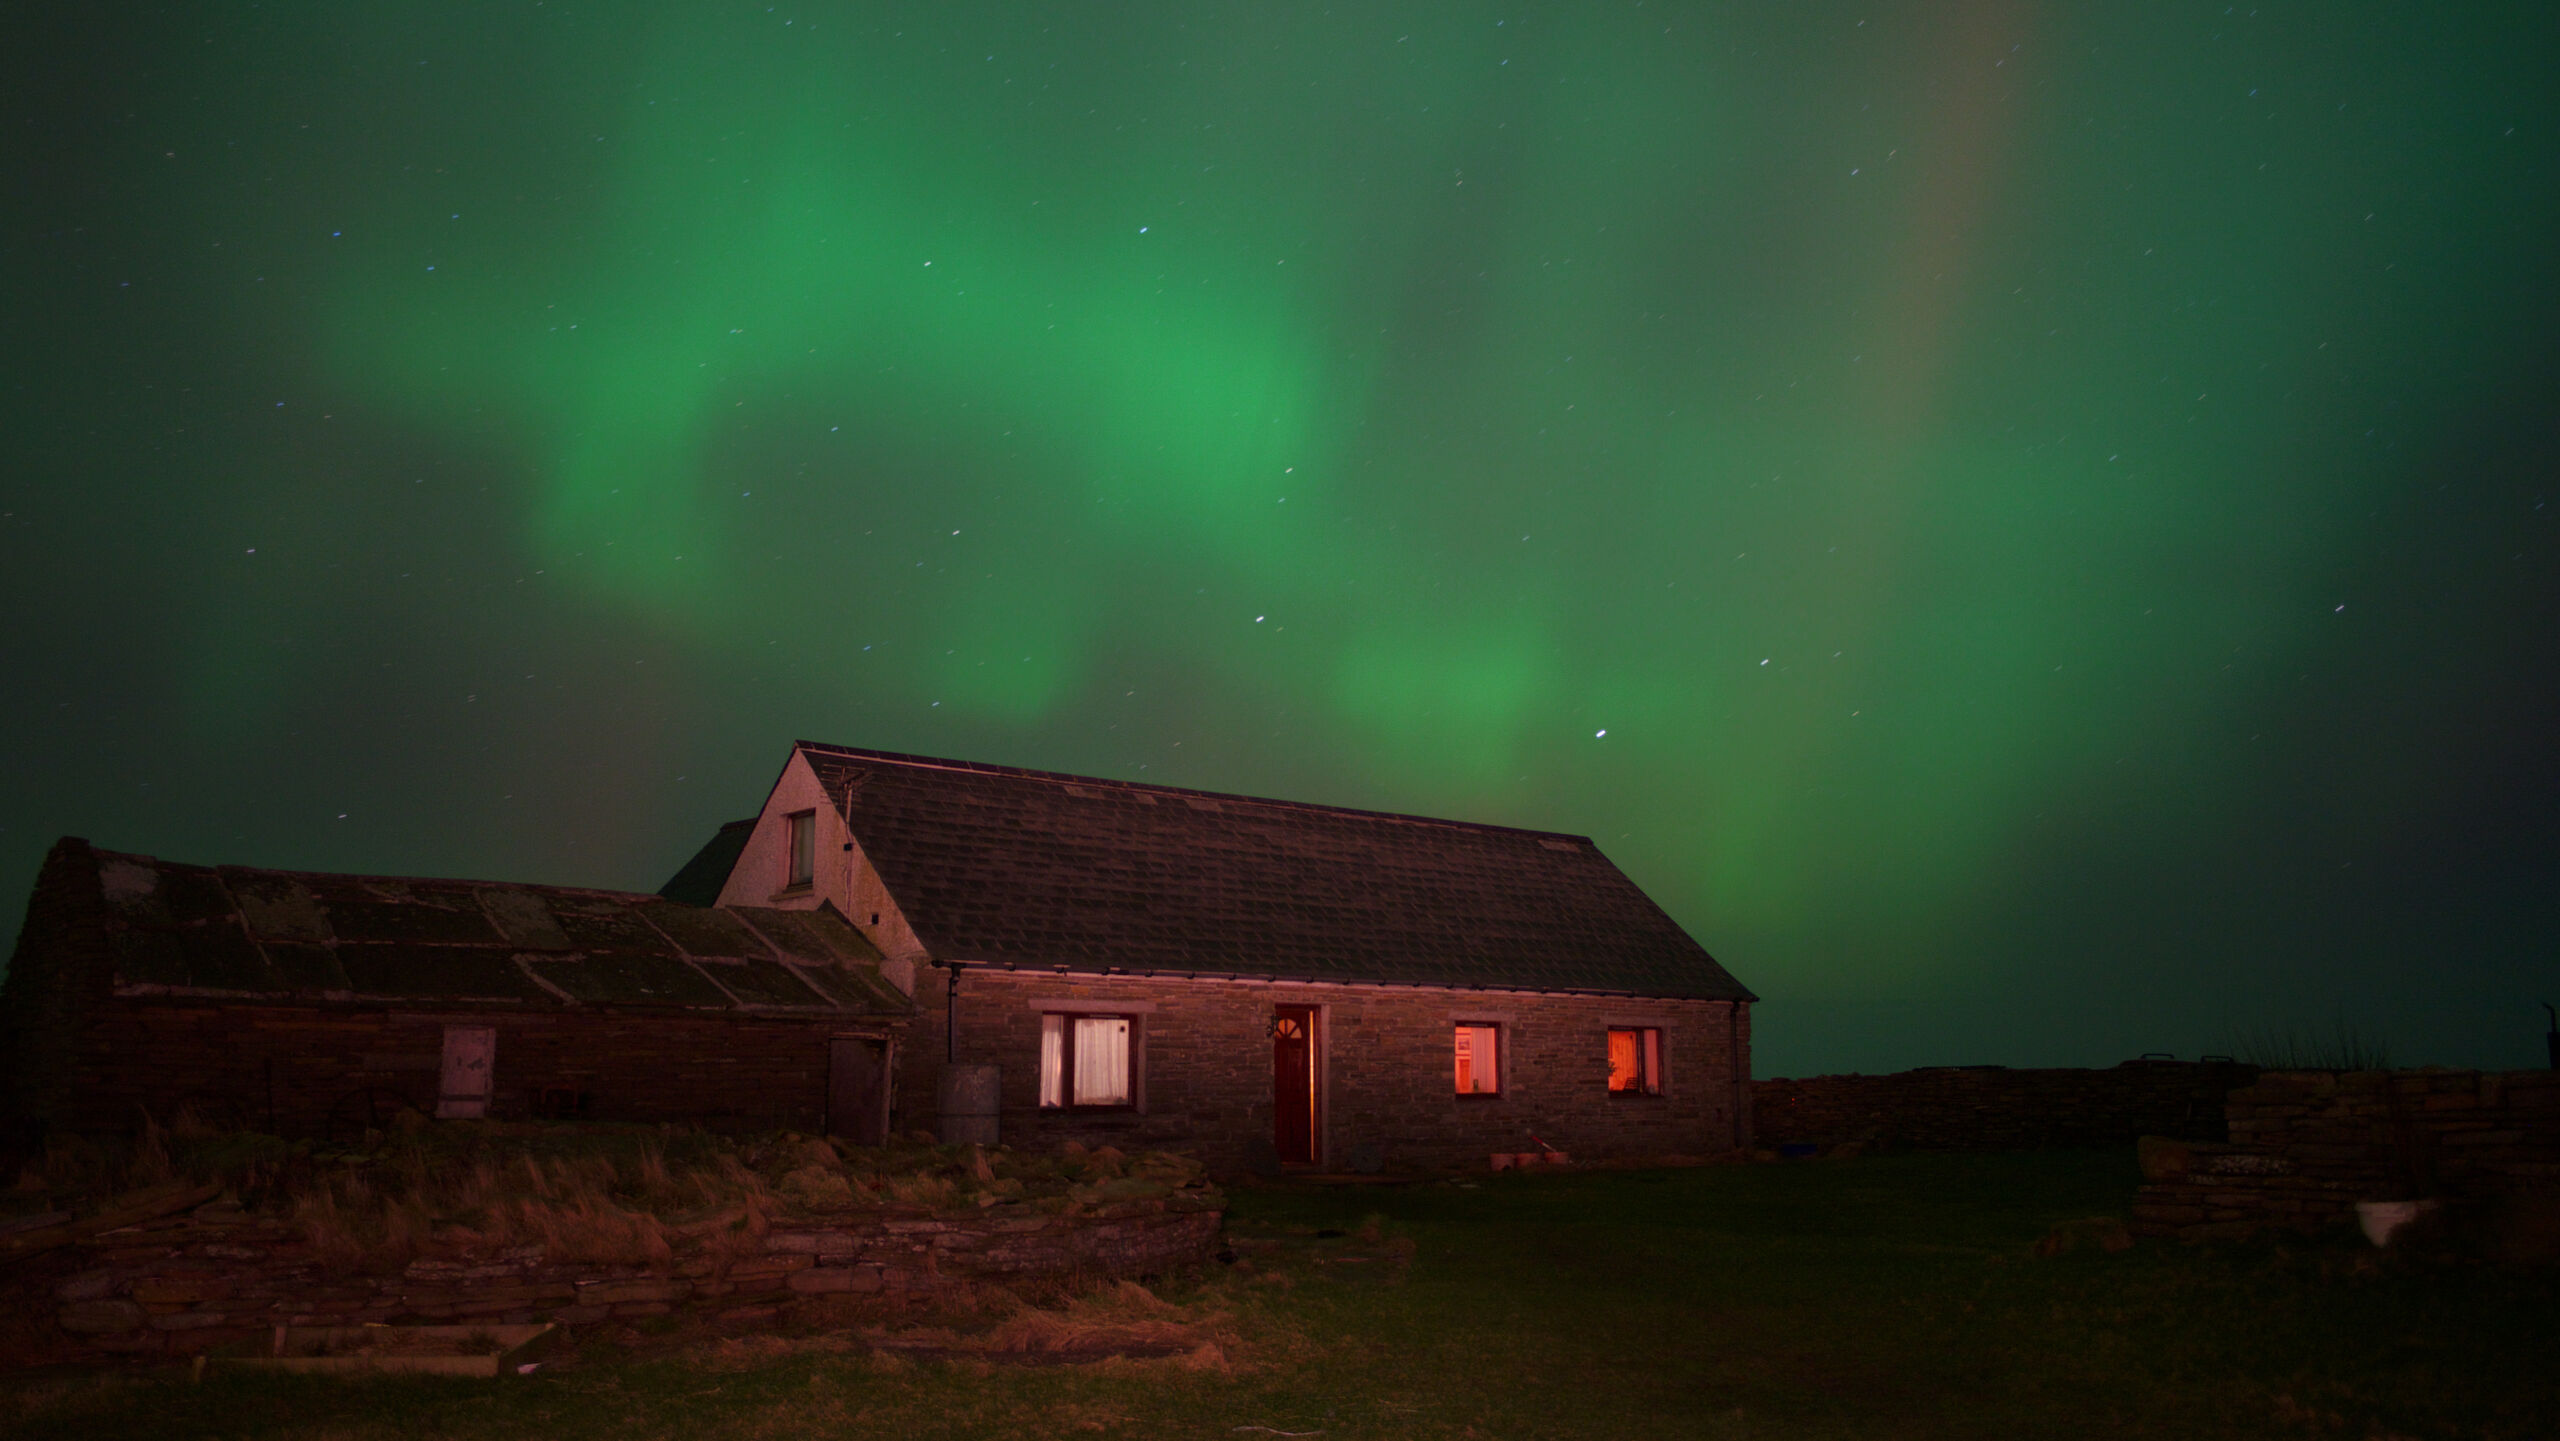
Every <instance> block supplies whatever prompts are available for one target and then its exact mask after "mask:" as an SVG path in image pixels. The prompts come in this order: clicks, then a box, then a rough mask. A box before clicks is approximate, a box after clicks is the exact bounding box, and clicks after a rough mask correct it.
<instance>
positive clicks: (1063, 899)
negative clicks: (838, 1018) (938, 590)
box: [799, 741, 1756, 1000]
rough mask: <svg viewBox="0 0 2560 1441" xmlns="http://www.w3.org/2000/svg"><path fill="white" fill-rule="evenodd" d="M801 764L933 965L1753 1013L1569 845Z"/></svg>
mask: <svg viewBox="0 0 2560 1441" xmlns="http://www.w3.org/2000/svg"><path fill="white" fill-rule="evenodd" d="M799 750H800V752H801V753H802V754H803V755H805V756H807V758H808V760H809V763H810V765H811V766H812V767H813V768H814V769H815V770H816V772H817V775H818V778H819V780H820V781H821V783H823V784H824V786H825V787H826V790H827V793H828V795H830V796H831V797H833V798H834V800H835V804H836V806H837V809H838V810H840V811H841V812H842V813H843V815H844V818H845V821H846V823H847V825H848V826H849V827H850V828H851V830H852V832H853V835H854V837H855V838H856V839H857V840H858V841H859V842H860V843H861V846H862V850H863V854H864V855H865V856H866V857H867V858H868V859H869V860H870V862H871V864H872V866H873V867H874V868H875V869H876V870H877V871H878V872H879V873H880V878H881V880H882V881H883V882H884V883H885V884H886V885H887V887H888V890H889V894H890V895H892V896H894V897H895V898H896V899H897V903H898V906H899V908H900V910H901V911H902V912H903V913H904V914H905V916H906V919H907V922H908V924H909V925H910V926H911V927H913V929H914V930H915V933H916V936H917V938H918V939H919V940H920V941H922V942H923V943H924V945H925V947H926V949H927V950H929V951H930V952H931V953H932V954H933V955H934V956H935V957H937V958H940V959H944V960H959V961H968V962H977V963H986V964H997V965H1009V966H1016V967H1025V968H1043V969H1046V968H1055V967H1065V968H1067V969H1069V970H1074V971H1088V972H1089V971H1109V970H1114V969H1117V970H1123V971H1130V972H1139V973H1146V972H1159V973H1166V974H1175V975H1209V976H1253V977H1265V978H1271V979H1294V980H1320V981H1350V982H1384V983H1391V984H1407V985H1426V986H1447V987H1502V988H1512V989H1527V990H1552V991H1579V992H1595V993H1604V994H1620V995H1642V996H1664V997H1699V998H1707V999H1714V1000H1752V999H1756V997H1754V996H1752V995H1751V993H1750V992H1749V991H1748V990H1746V989H1745V988H1744V987H1743V985H1742V983H1741V982H1739V981H1737V980H1735V979H1734V978H1733V976H1732V975H1731V974H1730V973H1728V972H1727V971H1726V970H1725V969H1724V967H1723V966H1721V965H1718V964H1717V963H1716V960H1715V958H1714V957H1712V956H1710V955H1708V954H1707V952H1706V950H1705V949H1704V948H1703V947H1701V946H1700V945H1699V944H1698V943H1697V942H1696V941H1694V940H1692V939H1691V938H1690V937H1689V935H1688V933H1687V932H1685V931H1683V930H1682V929H1681V928H1680V926H1679V924H1678V923H1677V922H1675V921H1673V920H1672V919H1671V917H1670V916H1668V915H1666V914H1664V913H1663V910H1662V908H1661V907H1659V906H1657V905H1655V904H1654V903H1653V900H1652V898H1650V897H1648V896H1647V895H1646V894H1645V893H1644V892H1643V891H1642V890H1639V889H1638V888H1637V887H1636V884H1635V883H1634V882H1633V881H1630V880H1628V879H1627V877H1626V876H1625V874H1624V873H1622V872H1620V871H1619V869H1618V868H1617V867H1616V866H1615V865H1613V864H1611V863H1610V861H1609V859H1608V857H1606V856H1604V855H1602V854H1601V853H1600V850H1599V848H1598V847H1597V846H1595V845H1593V844H1592V843H1591V841H1590V840H1589V839H1588V838H1586V837H1582V836H1568V835H1559V834H1554V833H1550V832H1543V831H1526V830H1515V829H1512V828H1510V827H1507V826H1489V825H1473V824H1469V823H1466V822H1463V821H1446V820H1432V819H1429V818H1426V817H1420V816H1402V815H1389V814H1384V813H1380V812H1376V811H1359V810H1347V809H1344V808H1341V807H1338V806H1319V805H1305V804H1301V803H1298V802H1294V801H1276V800H1258V799H1254V798H1251V797H1247V796H1232V795H1220V794H1215V793H1212V792H1208V791H1190V790H1178V789H1175V788H1173V787H1169V786H1149V785H1137V784H1133V783H1131V782H1128V781H1113V780H1098V779H1093V778H1090V777H1085V776H1069V775H1056V774H1051V773H1049V772H1045V771H1030V770H1017V769H1014V768H1013V767H1010V766H994V765H981V764H975V763H972V762H967V761H950V760H935V759H931V758H928V757H921V756H907V755H897V754H893V753H890V752H885V751H864V750H853V749H849V748H847V747H843V746H830V745H823V744H819V743H815V742H808V741H803V742H801V743H800V745H799Z"/></svg>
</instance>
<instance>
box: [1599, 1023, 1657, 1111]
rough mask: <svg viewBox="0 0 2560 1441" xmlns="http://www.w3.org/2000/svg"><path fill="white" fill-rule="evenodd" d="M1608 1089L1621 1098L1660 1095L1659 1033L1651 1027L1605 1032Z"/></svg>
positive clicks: (1610, 1029)
mask: <svg viewBox="0 0 2560 1441" xmlns="http://www.w3.org/2000/svg"><path fill="white" fill-rule="evenodd" d="M1609 1089H1610V1091H1611V1092H1613V1093H1615V1094H1618V1095H1622V1096H1659V1095H1661V1094H1662V1032H1660V1031H1658V1030H1656V1029H1654V1028H1653V1027H1651V1026H1611V1027H1610V1028H1609Z"/></svg>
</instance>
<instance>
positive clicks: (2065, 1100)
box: [1752, 1061, 2257, 1151]
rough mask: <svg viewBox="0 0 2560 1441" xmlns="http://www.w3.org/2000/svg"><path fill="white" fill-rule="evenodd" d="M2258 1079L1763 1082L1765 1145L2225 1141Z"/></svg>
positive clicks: (2026, 1074)
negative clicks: (2234, 1111)
mask: <svg viewBox="0 0 2560 1441" xmlns="http://www.w3.org/2000/svg"><path fill="white" fill-rule="evenodd" d="M2256 1076H2257V1069H2256V1068H2255V1067H2253V1066H2240V1065H2232V1064H2228V1063H2223V1062H2203V1063H2199V1062H2185V1061H2127V1062H2125V1063H2124V1064H2123V1065H2120V1066H2115V1067H2112V1068H2110V1069H2107V1070H2103V1071H2100V1070H2071V1069H2052V1070H2011V1069H2009V1068H2007V1067H2005V1066H1931V1067H1927V1068H1924V1069H1921V1070H1917V1071H1901V1072H1897V1073H1894V1074H1892V1075H1883V1076H1861V1075H1847V1076H1813V1077H1809V1078H1807V1079H1804V1080H1770V1081H1760V1082H1756V1083H1754V1085H1753V1087H1752V1090H1753V1093H1754V1095H1753V1102H1752V1107H1753V1124H1754V1128H1755V1130H1756V1131H1757V1133H1758V1135H1759V1143H1760V1144H1761V1145H1762V1146H1778V1145H1783V1144H1786V1143H1790V1142H1794V1143H1801V1144H1811V1145H1817V1146H1823V1147H1832V1146H1838V1145H1843V1144H1848V1143H1857V1144H1860V1145H1862V1146H1866V1147H1872V1148H1877V1149H1907V1150H1917V1151H2003V1150H2040V1149H2045V1148H2049V1147H2059V1146H2106V1145H2130V1144H2132V1142H2133V1140H2134V1138H2136V1137H2138V1136H2146V1135H2161V1136H2180V1137H2192V1138H2194V1139H2197V1140H2220V1139H2222V1134H2223V1097H2224V1095H2225V1094H2226V1093H2228V1092H2229V1091H2230V1090H2232V1088H2234V1087H2237V1086H2244V1085H2247V1084H2248V1083H2249V1082H2250V1081H2251V1080H2253V1079H2254V1078H2255V1077H2256Z"/></svg>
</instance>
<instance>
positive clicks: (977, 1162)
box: [0, 1113, 1206, 1271]
mask: <svg viewBox="0 0 2560 1441" xmlns="http://www.w3.org/2000/svg"><path fill="white" fill-rule="evenodd" d="M178 1181H185V1182H192V1183H195V1184H199V1185H202V1184H209V1183H210V1184H219V1185H221V1186H222V1187H224V1188H225V1189H226V1190H227V1191H229V1192H230V1194H231V1195H232V1196H233V1197H234V1198H235V1199H237V1200H238V1201H240V1202H241V1203H242V1204H243V1205H245V1206H247V1207H248V1208H249V1209H250V1210H252V1211H257V1212H262V1213H265V1214H270V1215H281V1216H285V1217H289V1218H290V1219H292V1220H293V1221H294V1222H295V1223H296V1224H297V1225H298V1226H300V1227H301V1228H302V1230H303V1232H304V1233H305V1235H306V1236H308V1237H309V1239H310V1241H311V1243H312V1246H313V1248H314V1250H315V1251H316V1253H317V1255H318V1257H319V1259H320V1260H321V1261H322V1263H323V1264H324V1265H327V1266H329V1267H331V1268H334V1269H338V1270H342V1271H386V1270H396V1269H398V1268H400V1267H403V1266H406V1265H408V1264H409V1263H410V1262H412V1261H414V1260H416V1259H418V1258H419V1257H421V1256H426V1255H431V1254H458V1255H468V1254H474V1253H479V1254H485V1253H489V1252H494V1251H501V1250H506V1249H509V1248H517V1247H525V1246H539V1247H541V1248H542V1250H543V1251H544V1252H545V1253H546V1254H547V1255H548V1256H549V1257H550V1258H552V1259H554V1260H558V1261H572V1262H598V1263H611V1264H623V1265H661V1264H665V1263H666V1262H668V1261H670V1260H671V1259H672V1257H673V1255H674V1253H675V1251H676V1249H677V1248H678V1247H679V1246H700V1247H704V1248H707V1249H709V1250H710V1251H711V1252H712V1253H713V1254H714V1255H715V1256H722V1257H727V1258H730V1259H736V1258H740V1257H744V1256H747V1255H751V1254H755V1253H757V1252H759V1251H760V1250H761V1249H762V1244H761V1243H762V1241H763V1239H764V1236H765V1234H766V1232H767V1231H768V1230H769V1229H770V1228H771V1226H772V1224H773V1223H774V1221H776V1220H777V1219H780V1218H784V1217H789V1216H795V1215H797V1216H807V1217H826V1216H835V1215H843V1214H846V1213H852V1212H859V1211H864V1210H879V1209H883V1208H902V1209H911V1210H929V1211H943V1210H952V1209H959V1208H976V1207H979V1206H986V1205H993V1204H996V1203H999V1202H1005V1201H1027V1202H1030V1203H1032V1204H1034V1205H1037V1206H1039V1207H1041V1208H1042V1209H1046V1210H1065V1209H1072V1208H1075V1207H1078V1206H1084V1205H1093V1204H1100V1203H1106V1202H1109V1201H1112V1200H1117V1199H1121V1198H1123V1197H1128V1196H1136V1195H1168V1194H1171V1193H1173V1192H1175V1191H1178V1190H1182V1189H1184V1188H1202V1189H1204V1188H1205V1187H1206V1178H1205V1176H1204V1174H1203V1173H1202V1172H1201V1170H1200V1168H1199V1166H1198V1165H1197V1164H1196V1163H1194V1162H1192V1161H1190V1160H1188V1159H1186V1158H1183V1157H1180V1156H1173V1155H1167V1154H1163V1153H1147V1154H1144V1155H1141V1156H1138V1157H1136V1158H1131V1157H1127V1156H1124V1155H1122V1154H1121V1153H1120V1152H1118V1151H1116V1150H1112V1149H1109V1148H1105V1149H1103V1150H1100V1151H1093V1152H1087V1151H1085V1150H1084V1149H1083V1148H1081V1147H1069V1148H1067V1149H1066V1150H1064V1151H1062V1152H1061V1153H1059V1154H1057V1155H1054V1156H1034V1155H1028V1154H1022V1153H1016V1152H1011V1151H1007V1150H1004V1149H1002V1148H999V1149H998V1150H996V1151H994V1152H985V1151H981V1150H979V1149H978V1148H976V1147H952V1146H935V1145H931V1144H922V1143H915V1142H902V1143H897V1144H893V1145H890V1146H884V1147H872V1148H852V1147H841V1148H840V1147H839V1146H838V1145H837V1144H836V1143H834V1142H832V1141H829V1140H827V1139H825V1138H823V1137H808V1136H801V1135H795V1134H790V1133H780V1134H769V1135H763V1136H746V1137H724V1136H715V1135H711V1134H709V1133H707V1132H703V1131H698V1130H692V1129H687V1128H679V1127H665V1126H659V1127H646V1126H610V1125H575V1126H567V1125H542V1124H526V1123H508V1122H493V1121H466V1122H433V1121H429V1120H427V1119H426V1118H425V1117H424V1116H422V1115H417V1114H416V1113H410V1114H408V1115H405V1116H403V1117H402V1118H400V1121H399V1122H398V1123H396V1124H395V1125H394V1126H393V1127H392V1128H391V1129H390V1130H389V1131H387V1132H375V1133H369V1134H368V1135H367V1137H366V1138H365V1140H364V1142H363V1143H362V1144H360V1145H357V1146H352V1147H328V1146H318V1145H314V1144H313V1143H311V1142H308V1141H303V1142H286V1141H283V1140H279V1139H277V1138H275V1137H272V1136H263V1135H257V1134H255V1133H249V1132H233V1131H220V1130H216V1129H214V1128H211V1127H208V1126H205V1125H203V1124H201V1123H199V1122H197V1121H196V1120H195V1119H194V1118H193V1117H191V1116H189V1115H187V1114H184V1113H181V1114H180V1115H179V1117H178V1118H177V1119H176V1120H175V1121H174V1122H173V1123H172V1124H171V1125H170V1126H169V1127H167V1128H166V1129H163V1128H161V1127H160V1126H158V1125H157V1124H155V1123H153V1122H152V1121H151V1120H150V1119H149V1118H148V1117H145V1118H144V1124H143V1125H142V1127H141V1129H140V1130H139V1131H137V1132H135V1133H134V1134H133V1135H131V1136H127V1137H106V1138H96V1137H83V1136H76V1135H68V1134H64V1135H56V1136H52V1137H49V1138H48V1139H47V1141H46V1144H45V1146H44V1148H43V1149H42V1150H41V1151H40V1152H38V1153H37V1154H35V1155H33V1156H32V1157H29V1158H28V1159H27V1161H26V1163H25V1165H24V1166H23V1167H22V1168H21V1171H20V1174H19V1176H18V1180H17V1184H16V1186H15V1187H14V1189H12V1190H11V1191H9V1192H8V1193H7V1194H6V1195H5V1196H0V1214H6V1213H8V1212H17V1213H21V1214H23V1213H30V1212H43V1211H49V1210H56V1209H59V1210H64V1211H70V1212H73V1213H75V1214H92V1213H95V1212H98V1211H101V1210H105V1209H108V1208H111V1207H112V1206H114V1205H115V1204H116V1203H117V1201H118V1199H119V1198H121V1197H129V1196H132V1195H134V1194H136V1193H138V1192H144V1191H149V1190H153V1189H156V1188H160V1187H165V1186H167V1185H169V1184H170V1183H172V1182H178Z"/></svg>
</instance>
